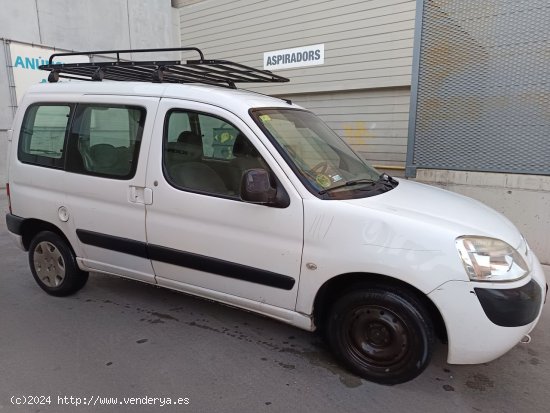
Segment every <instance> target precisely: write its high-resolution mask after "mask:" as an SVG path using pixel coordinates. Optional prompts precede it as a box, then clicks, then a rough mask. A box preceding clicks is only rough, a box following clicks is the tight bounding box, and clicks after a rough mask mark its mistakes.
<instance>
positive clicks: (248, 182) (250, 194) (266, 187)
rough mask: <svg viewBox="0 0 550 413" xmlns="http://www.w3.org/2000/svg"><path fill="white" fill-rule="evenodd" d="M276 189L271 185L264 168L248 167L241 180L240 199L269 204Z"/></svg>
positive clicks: (273, 198)
mask: <svg viewBox="0 0 550 413" xmlns="http://www.w3.org/2000/svg"><path fill="white" fill-rule="evenodd" d="M276 194H277V190H276V189H275V188H272V187H271V182H270V179H269V173H268V172H267V171H266V170H265V169H249V170H247V171H245V172H244V174H243V177H242V181H241V199H242V200H243V201H246V202H252V203H255V204H270V203H273V202H274V201H275V195H276Z"/></svg>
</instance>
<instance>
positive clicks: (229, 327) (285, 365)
mask: <svg viewBox="0 0 550 413" xmlns="http://www.w3.org/2000/svg"><path fill="white" fill-rule="evenodd" d="M0 204H1V206H2V207H3V210H5V205H6V200H5V197H2V198H1V199H0ZM3 221H4V220H3V219H2V224H0V252H1V254H0V274H1V275H0V277H1V278H0V412H114V411H117V412H118V411H120V412H171V411H178V412H185V411H189V412H316V413H317V412H319V413H321V412H331V413H332V412H405V411H406V412H411V413H412V412H445V411H448V412H532V413H535V412H548V411H549V410H550V391H549V388H550V387H549V382H550V369H549V363H550V328H549V327H550V308H549V307H550V305H546V306H545V309H544V314H543V317H542V319H541V322H540V323H539V325H538V326H537V328H536V329H535V330H534V331H533V333H532V334H531V336H532V338H533V340H532V342H531V343H530V344H526V345H524V344H518V345H517V346H516V347H515V348H514V349H512V350H511V351H510V352H509V353H508V354H506V355H504V356H503V357H501V358H500V359H498V360H495V361H493V362H491V363H487V364H482V365H474V366H454V365H448V364H447V363H446V361H445V360H446V346H445V345H443V344H438V346H437V348H436V351H435V354H434V357H433V360H432V362H431V364H430V366H429V367H428V369H427V370H426V371H425V372H424V373H423V374H422V375H421V376H420V377H418V378H417V379H415V380H413V381H411V382H409V383H406V384H401V385H396V386H381V385H377V384H374V383H370V382H366V381H364V380H361V379H359V378H357V377H356V376H354V375H352V374H350V373H348V372H347V371H345V370H344V369H342V368H341V367H339V366H338V364H337V363H336V361H335V360H334V359H333V357H332V356H331V355H330V353H329V351H328V350H327V348H326V347H325V345H324V344H323V343H322V341H321V340H320V338H319V337H318V336H317V335H316V334H312V333H307V332H304V331H301V330H298V329H296V328H293V327H290V326H287V325H285V324H281V323H279V322H276V321H273V320H270V319H267V318H264V317H261V316H257V315H254V314H251V313H247V312H245V311H241V310H237V309H232V308H229V307H225V306H222V305H220V304H216V303H213V302H209V301H205V300H201V299H197V298H193V297H190V296H187V295H184V294H181V293H177V292H173V291H169V290H166V289H161V288H157V287H154V286H150V285H146V284H142V283H139V282H134V281H129V280H125V279H122V278H118V277H114V276H107V275H100V274H92V276H91V277H90V280H89V281H88V284H87V285H86V287H84V289H83V290H81V291H80V292H79V293H77V294H75V295H73V296H71V297H66V298H56V297H51V296H48V295H47V294H46V293H44V292H43V291H42V290H41V289H40V288H39V287H38V286H37V285H36V284H35V282H34V280H33V278H32V275H31V273H30V270H29V267H28V262H27V255H26V253H25V252H23V251H21V250H19V249H18V248H17V247H16V246H15V245H14V243H13V242H12V240H11V238H10V237H9V236H8V234H7V232H6V229H5V223H4V222H3ZM546 271H547V276H550V267H546ZM48 396H49V399H48ZM71 397H72V398H73V399H71ZM114 398H116V400H115V399H114ZM124 398H126V399H124ZM131 398H135V399H133V400H131ZM146 398H148V399H146ZM153 398H157V399H153ZM168 398H169V399H170V401H171V402H172V403H174V402H178V403H181V404H179V405H173V404H168ZM48 400H49V402H48ZM107 400H108V401H109V402H110V403H116V404H115V405H102V404H101V403H105V402H106V401H107ZM29 401H30V402H33V403H34V404H28V403H29ZM130 402H133V404H125V403H130ZM14 403H20V404H14ZM77 403H80V404H79V405H77ZM140 403H141V404H140ZM144 403H147V404H144ZM153 403H154V404H153ZM87 404H90V405H87ZM94 404H95V405H94Z"/></svg>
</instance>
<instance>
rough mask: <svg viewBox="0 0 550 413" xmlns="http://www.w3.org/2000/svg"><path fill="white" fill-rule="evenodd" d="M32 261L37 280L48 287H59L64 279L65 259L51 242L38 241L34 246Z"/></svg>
mask: <svg viewBox="0 0 550 413" xmlns="http://www.w3.org/2000/svg"><path fill="white" fill-rule="evenodd" d="M33 263H34V269H35V271H36V275H37V276H38V278H39V280H40V281H41V282H42V283H44V285H46V286H48V287H59V286H60V285H61V283H62V282H63V280H64V279H65V260H64V259H63V256H62V255H61V252H60V251H59V249H58V248H57V247H56V246H55V245H53V244H52V243H51V242H48V241H42V242H39V243H38V244H37V245H36V247H35V248H34V253H33Z"/></svg>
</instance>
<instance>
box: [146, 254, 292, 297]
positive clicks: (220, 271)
mask: <svg viewBox="0 0 550 413" xmlns="http://www.w3.org/2000/svg"><path fill="white" fill-rule="evenodd" d="M149 256H150V258H151V259H152V260H154V261H161V262H165V263H167V264H173V265H179V266H180V267H186V268H192V269H194V270H198V271H205V272H210V273H213V274H217V275H221V276H223V277H229V278H236V279H238V280H243V281H248V282H252V283H256V284H262V285H268V286H270V287H275V288H281V289H283V290H292V287H294V282H295V280H294V278H292V277H289V276H287V275H282V274H277V273H274V272H271V271H266V270H261V269H258V268H253V267H249V266H247V265H242V264H235V263H233V262H229V261H224V260H220V259H217V258H211V257H206V256H204V255H198V254H193V253H190V252H183V251H179V250H175V249H172V248H166V247H160V246H158V245H149Z"/></svg>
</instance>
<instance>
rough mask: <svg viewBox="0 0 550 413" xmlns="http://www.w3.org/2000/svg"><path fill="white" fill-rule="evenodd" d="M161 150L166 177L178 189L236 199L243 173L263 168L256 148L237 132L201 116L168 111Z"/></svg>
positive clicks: (217, 121)
mask: <svg viewBox="0 0 550 413" xmlns="http://www.w3.org/2000/svg"><path fill="white" fill-rule="evenodd" d="M163 147H164V149H163V168H164V171H165V175H166V178H167V180H168V182H169V183H170V184H172V185H173V186H175V187H176V188H178V189H182V190H189V191H192V192H199V193H205V194H211V195H220V196H224V197H229V198H237V199H238V198H239V195H240V185H241V180H242V175H243V173H244V172H245V171H246V170H248V169H254V168H263V169H267V164H266V163H265V162H264V161H263V159H262V158H261V156H260V154H259V152H258V151H257V149H256V148H255V147H254V145H253V144H252V143H251V142H250V140H249V139H248V138H247V137H246V136H245V135H244V134H243V133H242V132H241V131H239V129H237V128H236V127H235V126H234V125H232V124H231V123H229V122H228V121H226V120H224V119H222V118H219V117H217V116H213V115H209V114H205V113H198V112H194V111H186V110H179V109H177V110H172V111H170V112H169V113H168V114H167V118H166V124H165V136H164V143H163Z"/></svg>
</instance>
